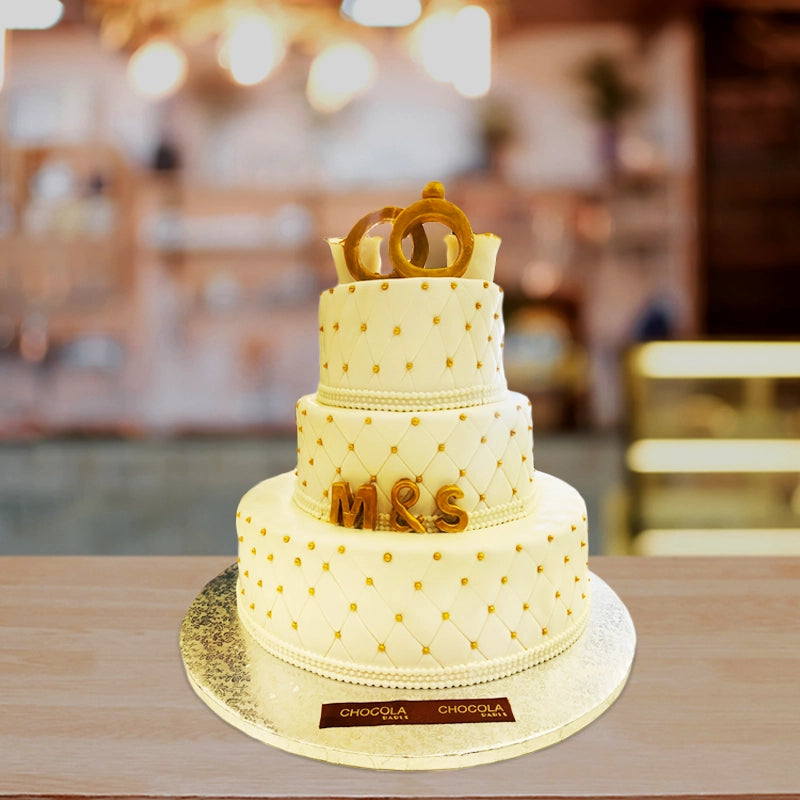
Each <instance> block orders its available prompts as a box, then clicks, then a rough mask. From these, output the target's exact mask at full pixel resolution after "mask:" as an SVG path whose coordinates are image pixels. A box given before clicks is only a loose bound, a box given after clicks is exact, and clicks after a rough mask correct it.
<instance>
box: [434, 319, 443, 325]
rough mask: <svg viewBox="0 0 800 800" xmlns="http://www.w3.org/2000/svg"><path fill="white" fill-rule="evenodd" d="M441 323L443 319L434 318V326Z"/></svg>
mask: <svg viewBox="0 0 800 800" xmlns="http://www.w3.org/2000/svg"><path fill="white" fill-rule="evenodd" d="M441 321H442V320H441V318H439V317H434V318H433V324H434V325H438V324H439V323H440V322H441Z"/></svg>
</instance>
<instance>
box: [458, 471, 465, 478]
mask: <svg viewBox="0 0 800 800" xmlns="http://www.w3.org/2000/svg"><path fill="white" fill-rule="evenodd" d="M458 474H459V475H460V476H461V477H462V478H463V477H464V476H465V475H466V474H467V471H466V470H465V469H460V470H459V471H458Z"/></svg>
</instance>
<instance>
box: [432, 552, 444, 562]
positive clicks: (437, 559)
mask: <svg viewBox="0 0 800 800" xmlns="http://www.w3.org/2000/svg"><path fill="white" fill-rule="evenodd" d="M441 558H442V554H441V553H439V552H436V553H434V554H433V560H434V561H440V560H441Z"/></svg>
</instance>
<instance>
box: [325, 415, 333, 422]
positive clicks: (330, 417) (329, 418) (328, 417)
mask: <svg viewBox="0 0 800 800" xmlns="http://www.w3.org/2000/svg"><path fill="white" fill-rule="evenodd" d="M325 421H326V422H333V417H332V416H331V415H330V414H328V416H327V417H325Z"/></svg>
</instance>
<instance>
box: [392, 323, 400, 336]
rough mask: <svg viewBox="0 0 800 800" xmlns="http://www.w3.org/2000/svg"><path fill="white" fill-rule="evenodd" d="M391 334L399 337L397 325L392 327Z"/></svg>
mask: <svg viewBox="0 0 800 800" xmlns="http://www.w3.org/2000/svg"><path fill="white" fill-rule="evenodd" d="M392 333H393V334H394V335H395V336H399V335H400V326H399V325H395V326H394V328H393V330H392Z"/></svg>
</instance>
